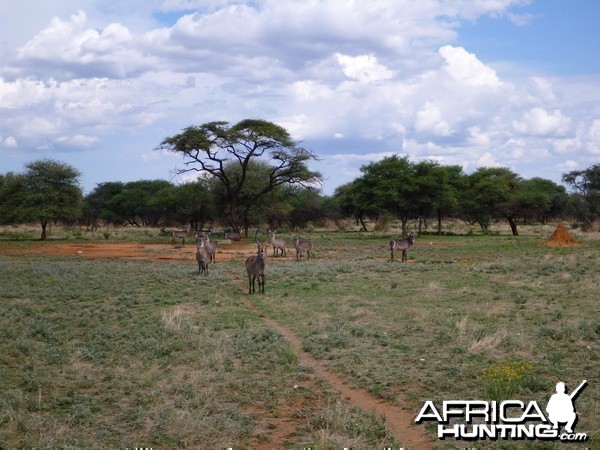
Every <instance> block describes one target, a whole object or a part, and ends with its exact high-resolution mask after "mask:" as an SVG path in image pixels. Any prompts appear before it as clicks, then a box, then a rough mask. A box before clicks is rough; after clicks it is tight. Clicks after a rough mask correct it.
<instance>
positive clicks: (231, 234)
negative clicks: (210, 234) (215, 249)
mask: <svg viewBox="0 0 600 450" xmlns="http://www.w3.org/2000/svg"><path fill="white" fill-rule="evenodd" d="M225 239H230V240H232V241H241V240H242V234H241V233H238V232H237V231H226V232H225Z"/></svg>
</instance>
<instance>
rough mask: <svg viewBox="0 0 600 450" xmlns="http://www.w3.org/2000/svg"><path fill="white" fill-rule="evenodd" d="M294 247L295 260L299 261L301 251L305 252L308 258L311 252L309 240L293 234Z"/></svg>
mask: <svg viewBox="0 0 600 450" xmlns="http://www.w3.org/2000/svg"><path fill="white" fill-rule="evenodd" d="M294 247H295V248H296V261H300V257H301V256H302V253H304V252H306V256H307V257H308V259H309V260H310V256H311V255H312V253H313V245H312V242H310V241H305V240H304V239H300V236H298V235H297V234H295V235H294Z"/></svg>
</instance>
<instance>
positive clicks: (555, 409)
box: [546, 380, 587, 434]
mask: <svg viewBox="0 0 600 450" xmlns="http://www.w3.org/2000/svg"><path fill="white" fill-rule="evenodd" d="M586 383H587V381H586V380H583V382H582V383H581V384H580V385H579V386H578V387H577V389H575V390H574V391H573V392H572V393H571V395H567V394H566V393H565V383H563V382H559V383H556V394H554V395H552V397H550V400H549V401H548V406H546V411H547V412H548V419H550V422H552V424H553V427H552V428H553V429H554V430H557V429H558V424H559V422H560V423H566V424H567V425H566V426H565V431H566V432H567V433H571V434H572V433H573V426H574V425H575V422H577V413H576V412H575V406H574V405H573V400H574V399H575V397H577V395H578V394H579V392H580V391H581V389H583V386H585V384H586Z"/></svg>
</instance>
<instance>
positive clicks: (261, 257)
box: [246, 230, 267, 294]
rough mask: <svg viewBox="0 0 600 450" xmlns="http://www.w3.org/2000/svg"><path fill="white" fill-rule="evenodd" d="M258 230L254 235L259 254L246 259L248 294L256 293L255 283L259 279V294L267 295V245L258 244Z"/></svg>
mask: <svg viewBox="0 0 600 450" xmlns="http://www.w3.org/2000/svg"><path fill="white" fill-rule="evenodd" d="M257 236H258V230H256V233H255V234H254V241H255V242H256V247H257V254H256V255H254V256H250V257H248V258H247V259H246V272H247V273H248V294H252V293H254V292H255V289H254V282H255V280H256V279H257V278H258V293H259V294H260V293H261V292H262V293H263V294H264V293H265V272H266V271H267V252H266V249H265V247H266V245H265V244H261V243H260V242H258V238H257Z"/></svg>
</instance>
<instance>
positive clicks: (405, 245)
mask: <svg viewBox="0 0 600 450" xmlns="http://www.w3.org/2000/svg"><path fill="white" fill-rule="evenodd" d="M414 243H415V235H414V234H413V233H408V236H407V237H406V239H392V240H391V241H390V252H391V254H392V259H391V261H393V260H394V251H396V250H402V262H406V260H407V259H408V249H409V248H410V247H411V246H412V245H413V244H414Z"/></svg>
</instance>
